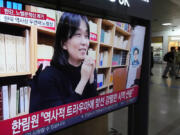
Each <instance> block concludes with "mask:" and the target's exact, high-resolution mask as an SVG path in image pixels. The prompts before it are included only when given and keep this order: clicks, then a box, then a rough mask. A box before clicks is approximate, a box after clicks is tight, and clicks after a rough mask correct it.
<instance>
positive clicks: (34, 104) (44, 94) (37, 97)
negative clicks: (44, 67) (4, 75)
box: [30, 72, 63, 112]
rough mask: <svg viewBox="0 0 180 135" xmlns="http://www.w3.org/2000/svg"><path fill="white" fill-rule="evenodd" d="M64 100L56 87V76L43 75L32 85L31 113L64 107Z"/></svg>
mask: <svg viewBox="0 0 180 135" xmlns="http://www.w3.org/2000/svg"><path fill="white" fill-rule="evenodd" d="M62 98H63V97H62V96H60V94H59V91H58V88H57V86H56V79H55V76H54V75H53V74H52V73H48V72H47V73H42V74H40V75H39V76H38V79H37V80H35V81H34V82H33V83H32V87H31V96H30V112H35V111H39V110H43V109H47V108H50V107H55V106H58V105H62V104H63V101H62Z"/></svg>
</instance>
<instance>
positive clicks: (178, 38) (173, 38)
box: [171, 37, 180, 40]
mask: <svg viewBox="0 0 180 135" xmlns="http://www.w3.org/2000/svg"><path fill="white" fill-rule="evenodd" d="M171 40H180V37H171Z"/></svg>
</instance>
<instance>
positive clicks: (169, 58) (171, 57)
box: [164, 51, 174, 63]
mask: <svg viewBox="0 0 180 135" xmlns="http://www.w3.org/2000/svg"><path fill="white" fill-rule="evenodd" d="M164 57H165V58H164V59H166V61H167V62H169V63H173V62H174V52H172V51H171V52H168V53H166V55H165V56H164Z"/></svg>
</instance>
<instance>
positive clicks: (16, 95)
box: [0, 84, 31, 120]
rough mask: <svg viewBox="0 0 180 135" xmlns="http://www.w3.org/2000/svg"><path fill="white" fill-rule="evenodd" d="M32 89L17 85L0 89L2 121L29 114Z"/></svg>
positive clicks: (0, 115)
mask: <svg viewBox="0 0 180 135" xmlns="http://www.w3.org/2000/svg"><path fill="white" fill-rule="evenodd" d="M30 90H31V89H30V87H28V86H18V85H17V84H11V85H4V86H2V87H0V99H1V100H0V102H1V104H0V107H1V109H0V110H1V112H0V120H6V119H9V118H13V117H16V116H19V115H23V114H28V113H29V101H30Z"/></svg>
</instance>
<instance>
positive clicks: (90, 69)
mask: <svg viewBox="0 0 180 135" xmlns="http://www.w3.org/2000/svg"><path fill="white" fill-rule="evenodd" d="M94 68H95V62H94V61H93V59H92V58H91V57H88V56H86V58H85V60H84V62H83V64H82V67H81V79H82V80H85V81H88V80H89V79H90V77H91V76H92V74H93V75H94Z"/></svg>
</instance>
